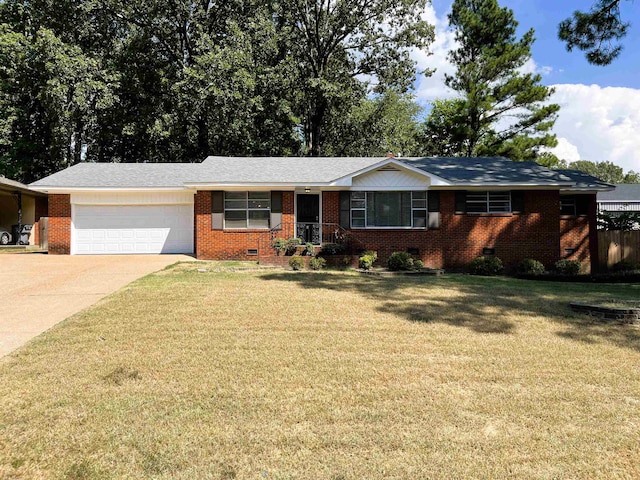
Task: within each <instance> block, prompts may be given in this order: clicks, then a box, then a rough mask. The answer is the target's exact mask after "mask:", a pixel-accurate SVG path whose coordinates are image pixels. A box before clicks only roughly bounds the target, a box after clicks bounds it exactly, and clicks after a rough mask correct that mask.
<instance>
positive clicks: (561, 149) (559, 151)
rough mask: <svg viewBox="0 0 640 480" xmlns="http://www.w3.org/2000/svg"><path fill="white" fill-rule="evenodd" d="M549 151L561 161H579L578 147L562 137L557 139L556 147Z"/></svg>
mask: <svg viewBox="0 0 640 480" xmlns="http://www.w3.org/2000/svg"><path fill="white" fill-rule="evenodd" d="M549 150H550V151H551V152H552V153H554V154H555V156H556V157H558V158H559V159H561V160H566V161H567V162H575V161H577V160H581V158H580V152H579V151H578V147H576V146H575V145H574V144H573V143H571V142H570V141H569V140H567V139H566V138H564V137H558V145H557V146H556V147H554V148H551V149H549Z"/></svg>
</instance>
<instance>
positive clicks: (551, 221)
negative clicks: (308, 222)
mask: <svg viewBox="0 0 640 480" xmlns="http://www.w3.org/2000/svg"><path fill="white" fill-rule="evenodd" d="M338 201H339V193H338V192H325V194H324V196H323V202H324V204H323V212H324V215H323V218H324V221H325V222H330V223H337V221H338V215H339V210H338V205H339V204H338ZM559 201H560V197H559V193H558V192H557V191H531V192H525V213H524V214H517V215H511V214H506V215H471V214H463V215H456V214H455V213H454V212H455V193H454V192H452V191H442V192H441V194H440V228H439V229H431V230H404V229H379V230H375V229H373V230H358V229H355V230H352V231H351V232H352V234H353V235H354V236H355V237H356V238H357V239H358V240H359V241H360V242H362V243H363V245H364V247H365V248H367V249H371V250H376V251H377V252H378V258H379V261H380V262H384V261H385V260H386V259H387V258H388V257H389V255H390V254H391V253H392V252H394V251H406V250H407V249H408V248H417V249H418V250H419V252H420V253H419V255H417V257H419V258H420V259H421V260H422V261H423V262H424V263H425V265H426V266H428V267H432V268H442V267H450V268H451V267H463V266H466V265H467V264H468V263H469V262H470V261H471V260H473V259H474V258H475V257H477V256H480V255H482V250H483V248H494V249H495V254H496V256H498V257H500V258H501V259H502V261H503V262H504V263H505V265H507V266H510V265H515V264H517V263H518V262H519V261H520V260H522V259H524V258H534V259H536V260H539V261H541V262H542V263H544V264H545V265H547V266H551V265H552V264H553V263H554V262H555V261H556V260H558V258H559V257H560V232H559V228H558V225H559V222H560V209H559Z"/></svg>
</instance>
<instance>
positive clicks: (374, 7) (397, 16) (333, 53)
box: [277, 0, 434, 156]
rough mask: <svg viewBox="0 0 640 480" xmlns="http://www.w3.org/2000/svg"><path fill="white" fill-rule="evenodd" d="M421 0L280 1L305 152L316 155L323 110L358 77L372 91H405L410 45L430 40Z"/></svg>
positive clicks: (353, 87) (349, 94)
mask: <svg viewBox="0 0 640 480" xmlns="http://www.w3.org/2000/svg"><path fill="white" fill-rule="evenodd" d="M426 3H427V0H283V1H282V2H279V4H278V5H279V9H278V10H277V22H278V24H279V25H281V27H282V28H281V32H282V36H283V41H284V42H286V45H287V50H288V52H289V57H288V58H289V60H290V62H291V65H292V66H293V67H294V68H293V69H292V71H294V72H295V76H296V84H297V85H298V86H299V90H298V91H297V92H296V99H295V101H294V104H295V106H296V112H297V114H298V116H299V117H300V119H301V123H302V131H303V134H304V139H305V147H306V151H307V152H308V153H309V154H311V155H313V156H317V155H319V154H320V153H321V152H322V151H323V149H322V145H323V140H324V139H323V128H325V127H326V119H327V117H328V114H329V113H330V112H331V111H332V110H333V109H335V108H336V107H338V106H340V104H341V103H343V102H345V101H351V100H352V99H353V98H354V94H356V93H357V92H358V91H359V90H360V89H361V84H362V83H363V80H361V79H362V78H363V76H368V77H369V78H371V79H372V81H374V82H375V83H376V84H377V85H376V88H377V91H378V92H381V91H384V90H386V89H388V88H394V89H396V90H398V91H400V92H404V91H406V90H407V89H408V88H409V87H410V86H411V84H412V83H413V80H414V76H415V73H416V70H415V62H414V61H413V60H412V59H411V58H410V55H409V54H410V50H411V49H412V48H426V47H428V46H429V45H430V43H431V42H432V41H433V35H434V33H433V27H432V26H431V25H429V24H428V23H427V22H426V21H425V20H423V19H422V18H421V14H422V13H423V12H424V8H425V6H426Z"/></svg>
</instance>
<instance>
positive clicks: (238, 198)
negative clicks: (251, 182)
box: [224, 192, 271, 228]
mask: <svg viewBox="0 0 640 480" xmlns="http://www.w3.org/2000/svg"><path fill="white" fill-rule="evenodd" d="M270 219H271V192H224V228H269V226H270Z"/></svg>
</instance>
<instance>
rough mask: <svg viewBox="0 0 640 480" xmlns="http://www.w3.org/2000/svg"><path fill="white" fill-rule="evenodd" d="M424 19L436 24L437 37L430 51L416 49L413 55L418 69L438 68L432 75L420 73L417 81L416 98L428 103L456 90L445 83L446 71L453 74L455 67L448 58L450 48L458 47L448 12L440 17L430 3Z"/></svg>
mask: <svg viewBox="0 0 640 480" xmlns="http://www.w3.org/2000/svg"><path fill="white" fill-rule="evenodd" d="M422 18H423V19H424V20H427V21H428V22H429V23H431V24H432V25H434V26H435V30H436V38H435V42H433V44H432V45H431V48H430V52H425V51H423V50H414V51H413V53H412V55H411V57H412V58H413V59H414V60H415V61H416V62H417V64H418V70H426V69H431V70H432V69H434V68H435V69H436V72H435V73H434V74H433V75H431V76H430V77H425V76H424V75H420V76H419V77H418V79H417V82H416V98H417V100H418V103H420V104H422V105H426V104H427V103H430V102H431V101H433V100H435V99H436V98H451V97H453V96H455V92H454V91H453V90H451V89H450V88H448V87H447V86H446V85H445V84H444V76H445V74H446V73H448V74H453V73H454V72H455V69H454V68H453V65H451V63H449V60H447V54H448V53H449V50H452V49H455V48H457V42H456V40H455V34H454V33H453V31H451V30H449V28H448V26H449V20H448V19H447V16H446V14H445V15H442V16H441V17H438V16H437V15H436V11H435V9H434V8H433V6H431V5H429V6H427V8H426V9H425V12H424V13H423V15H422Z"/></svg>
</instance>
